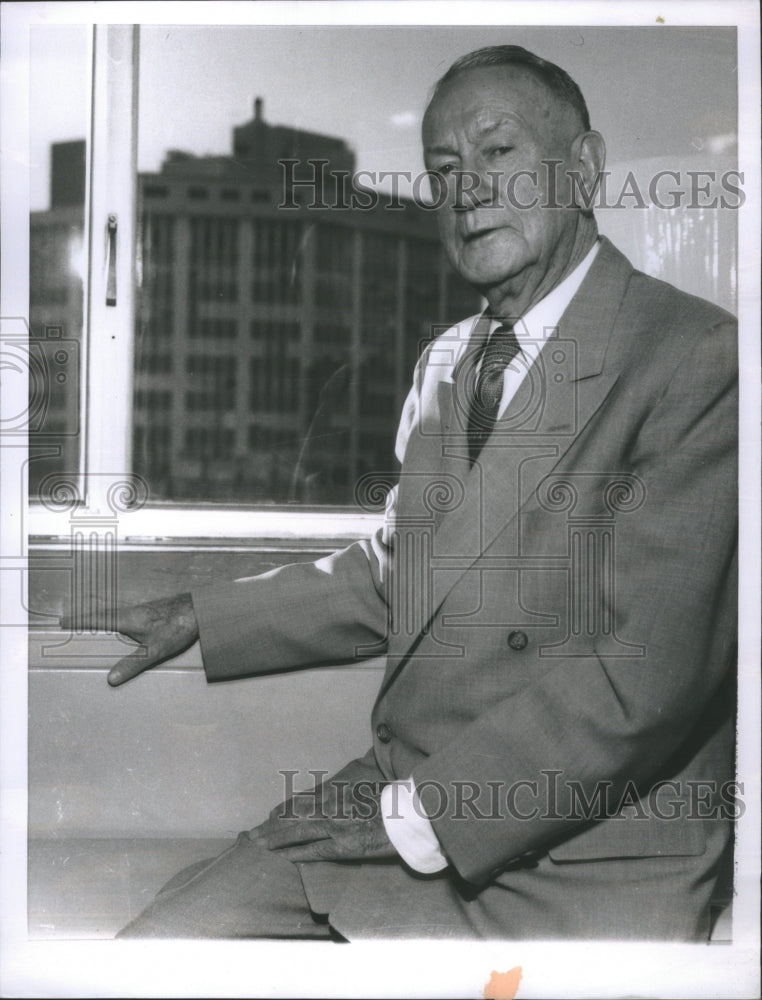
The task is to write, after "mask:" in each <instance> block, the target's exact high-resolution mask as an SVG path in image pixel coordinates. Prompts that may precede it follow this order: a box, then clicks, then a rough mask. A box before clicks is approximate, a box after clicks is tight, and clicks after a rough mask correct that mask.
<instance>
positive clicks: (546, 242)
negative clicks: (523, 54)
mask: <svg viewBox="0 0 762 1000" xmlns="http://www.w3.org/2000/svg"><path fill="white" fill-rule="evenodd" d="M581 132H582V128H581V126H580V125H579V124H578V122H577V119H576V117H575V115H574V113H573V111H572V110H571V109H570V108H569V107H568V106H567V105H566V104H565V103H563V102H560V101H558V100H557V99H556V98H555V97H554V96H553V94H552V93H551V92H550V91H549V90H548V89H547V88H546V87H545V85H544V84H543V83H542V82H541V81H540V80H539V79H538V78H537V77H536V76H535V75H534V74H533V73H532V72H531V71H529V70H526V69H524V68H523V67H520V66H495V67H485V68H481V69H473V70H467V71H465V72H463V73H461V74H460V75H458V76H456V77H455V78H454V79H453V80H452V81H450V83H448V84H446V85H445V87H444V88H443V90H442V91H441V92H440V93H439V94H438V95H437V97H436V98H435V99H434V100H433V101H432V103H431V105H430V106H429V108H428V110H427V112H426V116H425V118H424V122H423V145H424V159H425V163H426V167H427V169H428V170H430V171H435V172H437V173H439V174H442V175H444V183H445V184H446V185H447V199H446V201H445V200H444V192H442V202H443V204H442V207H441V208H440V209H439V211H438V213H437V214H438V218H439V228H440V234H441V237H442V242H443V243H444V247H445V251H446V253H447V255H448V257H449V258H450V261H451V262H452V264H453V266H454V267H455V269H456V270H457V271H458V272H459V273H460V274H461V275H462V276H463V277H464V278H465V279H466V280H467V281H469V282H470V283H471V284H473V285H476V286H477V287H478V288H480V289H481V290H482V291H484V292H487V291H488V290H489V289H491V288H495V287H497V286H500V285H502V284H503V283H505V282H507V281H510V280H511V279H516V278H517V277H518V281H519V283H521V281H522V277H523V276H525V277H527V278H528V277H529V276H530V275H532V276H533V280H534V282H535V283H536V282H537V280H538V278H540V279H541V277H542V275H544V274H545V273H547V271H548V270H549V268H550V266H551V263H554V262H555V263H557V258H558V257H559V256H560V255H563V254H564V253H570V252H571V246H572V244H573V240H574V230H575V226H576V220H577V210H576V209H569V208H564V209H554V208H548V207H543V204H545V205H547V203H548V201H550V202H551V203H553V202H554V201H555V203H556V204H560V205H568V204H569V196H568V180H567V178H566V172H567V171H568V170H570V169H574V167H575V166H576V164H575V163H574V159H573V154H572V148H571V147H572V143H573V140H574V139H575V137H576V136H577V134H578V133H581ZM548 160H561V161H563V162H562V163H560V164H559V165H558V166H557V167H556V168H555V170H556V176H557V179H558V185H557V192H556V194H555V198H553V196H552V194H551V196H550V198H549V197H548V190H547V187H548V175H549V174H552V172H553V168H552V167H550V168H548V167H546V166H545V165H544V163H543V161H548ZM520 171H528V172H530V173H531V172H535V173H536V181H534V180H532V179H531V178H530V177H528V176H527V175H521V176H518V177H517V175H518V174H519V172H520ZM463 172H467V173H466V174H465V175H464V173H463ZM551 181H552V178H551ZM433 187H434V188H435V189H436V187H437V181H436V179H434V180H433ZM469 189H473V190H469ZM535 199H537V204H536V205H535V206H534V207H532V208H520V207H519V205H522V204H523V205H527V204H530V203H532V202H533V201H535Z"/></svg>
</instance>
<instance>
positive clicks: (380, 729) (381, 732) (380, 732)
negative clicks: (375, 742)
mask: <svg viewBox="0 0 762 1000" xmlns="http://www.w3.org/2000/svg"><path fill="white" fill-rule="evenodd" d="M376 736H377V737H378V738H379V740H380V741H381V742H382V743H390V742H391V739H392V731H391V729H390V728H389V727H388V726H387V724H386V723H385V722H382V723H381V724H380V725H379V726H376Z"/></svg>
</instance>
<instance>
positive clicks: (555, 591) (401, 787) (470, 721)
mask: <svg viewBox="0 0 762 1000" xmlns="http://www.w3.org/2000/svg"><path fill="white" fill-rule="evenodd" d="M423 141H424V152H425V160H426V165H427V168H428V169H429V170H430V171H431V173H432V177H433V179H434V182H435V183H434V189H435V190H434V194H435V200H436V201H437V202H438V203H439V205H440V207H439V211H438V217H439V221H440V228H441V236H442V240H443V242H444V245H445V248H446V251H447V254H448V256H449V259H450V260H451V262H452V264H453V266H454V267H455V269H456V270H457V271H458V272H459V273H460V274H461V275H462V276H463V277H464V278H466V279H467V280H468V281H469V282H470V283H471V284H472V285H473V286H474V287H475V288H477V289H478V290H479V291H480V292H481V293H482V294H483V295H484V296H485V297H486V300H487V302H488V308H487V309H486V311H485V312H484V314H483V315H482V316H480V317H475V318H473V319H471V320H467V321H465V322H464V323H461V324H459V325H458V326H457V327H455V328H453V329H452V330H449V331H447V332H446V333H445V334H444V335H443V336H441V337H440V338H438V339H437V340H436V341H434V342H433V343H432V344H431V345H430V346H429V348H428V349H427V350H426V351H425V352H424V354H423V356H422V358H421V360H420V362H419V364H418V367H417V370H416V373H415V378H414V384H413V388H412V390H411V392H410V395H409V397H408V399H407V402H406V404H405V408H404V411H403V414H402V421H401V424H400V431H399V436H398V442H397V446H398V447H397V451H398V457H399V459H400V461H401V463H402V468H401V473H400V480H399V484H398V487H396V488H395V489H394V490H393V491H392V493H391V494H390V497H389V504H388V512H387V518H386V524H385V527H384V529H383V530H382V531H380V532H379V533H378V534H377V535H376V536H375V537H374V538H373V539H372V540H369V541H366V542H358V543H356V544H354V545H351V546H350V547H349V548H347V549H345V550H343V551H341V552H338V553H336V554H335V555H333V556H331V557H329V558H326V559H322V560H320V561H319V562H316V563H314V564H298V565H294V566H287V567H284V568H281V569H279V570H276V571H273V572H271V573H266V574H264V575H263V576H260V577H255V578H252V579H248V580H242V581H238V582H234V583H227V584H224V585H221V586H215V587H211V588H209V589H208V590H206V591H202V592H198V593H194V594H193V595H192V597H191V596H190V595H182V596H180V597H178V598H176V599H173V600H168V601H159V602H155V603H152V604H149V605H144V606H141V607H137V608H131V609H125V610H122V611H121V612H120V619H119V628H120V630H121V631H122V632H124V633H125V634H127V635H129V636H131V637H133V638H135V639H137V640H138V641H140V642H141V643H143V644H144V645H145V646H146V647H147V650H148V655H147V656H145V655H139V654H136V655H134V656H132V657H128V658H127V659H125V660H123V661H121V662H120V663H119V664H118V665H117V666H116V667H114V669H113V671H112V673H111V675H110V677H109V680H110V683H112V684H121V683H122V682H124V681H126V680H128V679H129V678H131V677H134V676H136V675H137V674H138V673H140V672H141V671H143V670H145V669H147V668H148V667H151V666H153V665H154V664H156V663H158V662H160V661H161V660H163V659H166V658H167V657H169V656H171V655H174V654H176V653H178V652H180V651H181V650H182V649H184V648H187V647H188V646H189V645H190V644H191V643H192V642H194V641H195V640H196V638H200V641H201V648H202V652H203V656H204V663H205V669H206V672H207V676H208V679H209V680H211V681H218V680H225V679H228V678H233V677H242V676H250V675H254V674H258V673H264V672H267V671H270V670H273V669H278V668H282V667H285V666H290V667H294V666H307V665H314V664H318V663H321V662H331V661H333V662H338V661H346V660H350V659H353V658H354V659H357V658H361V657H363V656H372V655H378V654H379V652H381V651H383V652H384V653H385V654H386V656H387V670H386V675H385V677H384V680H383V683H382V686H381V689H380V691H379V694H378V698H377V701H376V704H375V707H374V710H373V718H372V734H373V747H372V748H371V749H370V750H369V752H368V753H367V754H366V756H365V757H363V758H362V759H359V760H356V761H353V762H352V763H350V764H348V765H347V767H346V768H344V770H343V771H341V772H340V773H339V774H338V775H336V776H335V777H334V778H332V779H330V780H329V781H326V782H325V783H324V784H323V785H322V786H320V787H319V788H318V789H316V790H315V791H314V793H312V794H302V795H295V796H294V797H293V798H291V799H290V800H289V801H288V802H286V803H284V804H283V805H281V806H279V807H278V808H276V809H275V810H273V812H272V814H271V816H270V818H269V819H268V820H267V821H266V822H265V823H263V824H262V825H261V826H259V827H257V828H256V829H254V830H252V831H250V832H248V833H242V834H241V835H240V836H239V838H238V841H237V843H236V844H235V845H233V846H231V848H230V849H229V850H228V851H226V852H225V853H224V854H222V855H221V856H219V857H218V858H215V859H213V860H211V861H208V862H204V863H202V864H199V865H195V866H193V868H191V869H188V870H186V871H184V872H181V873H180V874H179V875H178V876H176V877H175V878H174V879H173V880H172V881H171V882H170V883H169V884H168V885H167V886H165V887H164V889H163V890H162V891H161V892H160V893H159V895H158V896H157V898H156V900H155V901H154V903H153V904H152V905H151V906H150V907H149V908H148V909H147V910H146V911H145V912H144V913H143V914H141V915H140V916H139V917H138V918H137V919H136V920H135V921H133V922H132V923H131V924H130V925H129V926H128V927H127V928H126V929H125V930H124V931H123V932H122V934H123V935H133V936H139V935H140V936H144V935H145V936H173V937H182V936H201V937H262V936H273V937H289V938H315V939H321V938H322V939H326V940H330V939H331V938H336V937H337V936H341V937H343V938H346V939H348V940H355V939H358V938H363V937H448V938H541V939H550V938H564V937H567V938H580V937H581V938H628V939H645V938H648V939H663V940H666V939H678V940H700V939H702V938H704V939H705V938H706V936H707V933H708V908H709V900H710V897H711V893H712V888H713V884H714V881H715V878H716V873H717V865H718V860H719V858H720V856H721V855H722V853H723V850H724V848H725V847H726V845H727V843H728V838H729V835H730V830H729V825H730V824H729V820H730V818H732V812H733V810H732V795H730V791H731V790H732V785H731V784H730V779H731V778H732V748H733V682H732V676H733V670H732V668H733V664H734V648H735V647H734V631H735V584H736V572H735V545H736V543H735V533H736V524H735V521H736V516H735V515H736V501H735V490H736V486H735V482H736V472H735V468H736V466H735V461H736V459H735V435H736V415H735V414H736V411H735V405H736V404H735V396H734V388H735V357H736V339H735V338H736V335H735V328H734V324H733V320H732V318H731V317H730V316H729V315H727V314H726V313H724V312H722V311H721V310H719V309H718V308H716V307H715V306H713V305H710V304H709V303H707V302H704V301H701V300H699V299H696V298H692V297H689V296H687V295H685V294H683V293H681V292H679V291H677V290H676V289H674V288H672V287H670V286H669V285H666V284H663V283H661V282H659V281H656V280H654V279H651V278H648V277H646V276H645V275H643V274H640V273H638V272H636V271H634V270H633V269H632V267H631V266H630V264H629V263H628V262H627V260H625V258H624V257H622V256H621V254H619V253H618V251H617V250H616V249H615V248H614V247H613V246H612V245H611V244H610V243H608V242H607V241H606V240H601V239H599V238H598V234H597V229H596V224H595V219H594V216H593V213H592V210H591V208H590V200H591V199H590V194H591V192H592V191H593V190H594V189H595V184H596V180H597V178H598V176H599V174H600V171H602V169H603V166H604V155H605V151H604V144H603V139H602V138H601V136H600V135H599V134H598V133H597V132H594V131H591V129H590V122H589V118H588V112H587V108H586V105H585V101H584V99H583V97H582V95H581V93H580V91H579V89H578V87H577V86H576V84H575V83H574V81H573V80H571V78H570V77H569V76H568V75H567V74H566V73H565V72H564V71H563V70H561V69H559V68H558V67H556V66H554V65H552V64H550V63H547V62H545V61H544V60H542V59H540V58H539V57H537V56H534V55H532V54H531V53H529V52H527V51H526V50H524V49H521V48H518V47H515V46H498V47H494V48H488V49H482V50H479V51H478V52H474V53H471V54H470V55H468V56H465V57H464V58H462V59H460V60H458V62H456V63H455V64H454V65H453V66H452V67H451V68H450V70H449V71H448V72H447V73H446V74H445V76H444V77H443V78H442V79H441V80H440V81H439V83H438V84H437V87H436V89H435V92H434V95H433V97H432V100H431V102H430V103H429V105H428V108H427V110H426V114H425V118H424V123H423Z"/></svg>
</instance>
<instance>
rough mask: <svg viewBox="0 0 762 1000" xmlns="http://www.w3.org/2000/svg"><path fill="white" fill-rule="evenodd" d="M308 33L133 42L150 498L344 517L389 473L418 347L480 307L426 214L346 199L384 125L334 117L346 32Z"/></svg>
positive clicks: (372, 110)
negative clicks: (311, 509)
mask: <svg viewBox="0 0 762 1000" xmlns="http://www.w3.org/2000/svg"><path fill="white" fill-rule="evenodd" d="M308 35H309V38H305V37H304V33H303V32H300V31H299V30H298V29H296V28H294V29H288V28H266V27H260V28H234V29H233V28H214V27H204V28H196V27H172V28H167V27H153V26H143V27H142V28H141V54H140V67H141V69H140V74H141V79H140V107H141V115H140V120H139V183H138V186H139V198H140V204H139V211H140V221H141V225H140V232H141V235H140V241H141V248H140V253H141V261H142V273H143V279H142V288H141V289H140V291H139V307H138V310H137V317H138V318H137V329H136V341H135V348H136V349H135V392H134V415H133V424H134V435H133V469H134V471H135V472H137V473H139V474H140V475H142V476H143V477H144V478H145V479H146V480H147V481H148V482H149V484H150V488H151V493H152V495H153V497H154V498H155V499H157V498H160V499H168V500H199V501H201V500H215V501H226V500H228V501H236V502H239V503H241V502H243V503H253V504H263V503H264V504H267V503H287V502H297V503H307V504H315V503H317V504H353V502H354V488H355V483H356V482H357V480H358V479H359V478H360V477H361V476H362V475H363V474H365V473H367V472H369V471H386V472H388V471H389V470H392V469H393V468H394V467H395V462H394V454H393V449H394V440H395V435H396V427H397V420H398V416H399V409H400V405H401V403H402V401H403V399H404V397H405V394H406V392H407V389H408V387H409V384H410V380H411V376H412V371H413V366H414V364H415V361H416V359H417V357H418V354H419V353H420V350H421V349H422V347H423V345H424V344H425V342H426V340H428V339H429V338H430V337H431V336H432V335H433V334H434V333H435V332H436V331H437V330H441V329H442V326H443V324H445V325H449V324H450V323H452V322H455V321H457V320H459V319H462V318H463V317H464V316H466V315H468V314H469V313H472V312H474V311H475V310H476V309H477V308H478V302H479V300H478V297H477V296H476V294H475V293H474V292H472V291H470V290H469V289H467V288H465V286H463V285H462V283H461V282H460V281H459V279H457V278H456V277H455V275H454V274H453V273H452V272H451V271H450V269H449V266H448V265H447V263H446V262H445V260H444V256H443V253H442V251H441V249H440V245H439V240H438V237H437V231H436V220H435V217H434V214H433V213H432V212H430V211H429V212H426V211H424V210H423V209H421V208H420V207H419V206H417V205H416V204H414V203H413V202H412V201H411V200H406V199H403V198H399V199H397V203H396V207H394V206H393V205H390V203H389V202H390V193H388V194H387V195H386V196H385V197H384V198H382V199H380V200H379V198H378V196H377V195H374V194H373V191H371V192H370V194H369V193H368V188H367V186H366V188H365V189H363V191H364V193H363V196H362V197H360V196H359V195H360V192H359V191H354V192H353V188H352V186H351V181H350V180H349V178H350V177H351V176H352V175H353V173H354V172H355V170H356V168H357V167H358V165H359V164H358V162H357V156H356V150H355V144H356V142H357V141H358V136H360V135H361V133H362V128H364V129H365V130H366V131H367V125H368V122H373V120H374V117H378V116H380V114H381V111H380V108H378V107H376V106H375V104H374V98H373V96H372V94H370V93H369V94H367V95H365V99H364V103H363V116H364V120H363V121H361V120H360V119H359V118H358V117H356V116H353V113H352V112H351V111H349V110H348V109H347V106H346V100H345V97H346V94H345V92H344V88H343V87H342V86H341V81H340V79H339V75H338V74H336V72H335V68H334V67H335V62H336V60H337V58H341V51H344V52H345V53H346V54H349V53H350V52H351V50H352V44H351V43H352V32H351V31H349V30H347V29H343V30H342V29H333V30H332V29H317V28H311V29H310V30H309V32H308ZM332 46H333V47H332ZM337 47H338V48H337ZM296 65H298V66H299V78H298V79H297V77H296V76H295V73H294V67H295V66H296ZM221 67H223V68H221ZM305 92H309V96H310V102H311V105H310V109H309V110H308V111H304V93H305ZM416 97H417V103H420V102H421V101H422V99H423V94H419V95H416ZM314 105H321V106H322V112H317V111H316V110H315V109H314ZM271 107H272V108H273V111H272V119H271V118H270V108H271ZM168 108H171V109H172V112H171V115H168V114H167V113H166V109H168ZM399 110H400V111H402V112H404V111H405V110H406V109H404V108H401V109H399ZM321 114H322V120H323V121H325V122H326V125H325V126H324V127H322V128H321V127H318V126H316V124H315V122H316V121H317V120H318V119H319V118H320V117H321ZM366 141H367V140H366ZM412 143H413V145H414V147H417V144H418V136H417V126H416V128H415V130H414V134H413V137H412ZM210 150H213V151H211V152H210ZM377 156H378V157H379V158H378V159H377V160H376V162H374V163H371V162H369V161H368V160H367V156H366V159H365V161H364V162H363V163H362V166H363V168H366V169H367V168H371V169H372V170H374V171H375V172H376V173H377V174H378V173H380V172H382V171H383V170H385V169H387V168H388V167H389V163H388V161H387V159H385V157H388V151H387V150H385V149H380V150H378V151H377ZM279 160H284V161H287V163H286V164H285V165H280V164H279V162H278V161H279ZM403 162H405V163H406V166H407V168H408V169H410V167H411V166H412V164H411V163H410V162H409V161H403ZM321 164H322V165H321ZM370 187H372V185H370ZM353 193H354V195H355V197H354V198H353V197H352V195H353ZM374 202H376V203H374ZM284 205H290V206H291V207H284ZM279 206H280V207H279Z"/></svg>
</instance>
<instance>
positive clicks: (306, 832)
mask: <svg viewBox="0 0 762 1000" xmlns="http://www.w3.org/2000/svg"><path fill="white" fill-rule="evenodd" d="M255 833H256V836H254V835H253V834H255ZM249 836H250V837H251V839H252V840H261V841H262V842H263V843H264V845H265V847H267V849H268V850H269V851H280V850H282V849H283V848H286V847H293V846H296V845H297V844H308V843H311V842H313V841H322V840H324V839H325V838H326V837H328V836H330V834H329V831H328V830H327V829H326V824H325V822H321V821H317V822H316V821H315V820H303V821H300V820H288V821H286V822H281V823H273V824H271V825H270V826H268V827H267V828H266V829H263V830H261V831H260V830H255V831H252V833H250V834H249Z"/></svg>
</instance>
